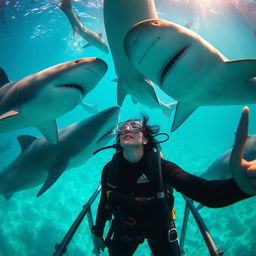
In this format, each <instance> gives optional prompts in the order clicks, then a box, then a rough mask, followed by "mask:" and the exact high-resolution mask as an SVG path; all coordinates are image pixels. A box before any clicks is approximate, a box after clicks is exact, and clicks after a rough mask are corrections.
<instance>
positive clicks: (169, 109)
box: [162, 102, 177, 120]
mask: <svg viewBox="0 0 256 256" xmlns="http://www.w3.org/2000/svg"><path fill="white" fill-rule="evenodd" d="M176 105H177V102H172V103H169V104H167V105H165V106H166V107H164V108H163V109H162V110H163V113H164V116H165V117H166V118H167V119H168V120H169V119H170V118H171V113H172V112H173V110H174V109H175V107H176Z"/></svg>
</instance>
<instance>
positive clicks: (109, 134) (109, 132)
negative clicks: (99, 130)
mask: <svg viewBox="0 0 256 256" xmlns="http://www.w3.org/2000/svg"><path fill="white" fill-rule="evenodd" d="M115 134H116V132H115V131H114V130H113V129H111V130H110V131H108V132H106V133H105V134H104V135H103V136H101V137H100V138H99V139H98V142H100V141H102V140H104V139H105V138H106V137H109V136H112V135H115Z"/></svg>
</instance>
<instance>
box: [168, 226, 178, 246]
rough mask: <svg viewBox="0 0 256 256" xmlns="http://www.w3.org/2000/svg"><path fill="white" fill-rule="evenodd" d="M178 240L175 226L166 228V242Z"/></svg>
mask: <svg viewBox="0 0 256 256" xmlns="http://www.w3.org/2000/svg"><path fill="white" fill-rule="evenodd" d="M176 241H178V231H177V229H176V228H171V229H169V230H168V242H169V243H173V242H176Z"/></svg>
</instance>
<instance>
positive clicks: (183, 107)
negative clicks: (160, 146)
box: [171, 102, 198, 132]
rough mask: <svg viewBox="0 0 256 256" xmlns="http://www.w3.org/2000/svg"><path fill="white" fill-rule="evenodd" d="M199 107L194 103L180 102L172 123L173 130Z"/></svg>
mask: <svg viewBox="0 0 256 256" xmlns="http://www.w3.org/2000/svg"><path fill="white" fill-rule="evenodd" d="M197 108H198V106H196V105H192V104H189V103H185V102H178V104H177V106H176V111H175V115H174V120H173V123H172V128H171V132H174V131H175V130H176V129H178V128H179V127H180V125H182V124H183V122H185V120H186V119H187V118H188V117H189V116H190V115H191V114H192V113H193V112H194V111H195V110H196V109H197Z"/></svg>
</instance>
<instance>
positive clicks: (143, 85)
mask: <svg viewBox="0 0 256 256" xmlns="http://www.w3.org/2000/svg"><path fill="white" fill-rule="evenodd" d="M103 12H104V23H105V29H106V34H107V38H108V43H109V48H110V50H111V53H112V57H113V60H114V65H115V71H116V75H117V79H116V80H117V104H118V105H119V106H121V105H122V104H123V101H124V99H125V97H126V96H127V95H131V97H132V100H133V102H134V103H141V104H143V105H145V106H147V107H150V108H160V109H161V110H163V111H164V113H165V115H166V116H168V117H170V113H171V111H172V110H173V109H174V107H175V106H176V103H171V104H169V105H167V104H164V103H163V102H161V101H160V99H159V98H158V97H157V95H156V92H155V90H154V87H153V84H152V82H151V81H149V80H147V79H146V78H145V76H143V75H142V74H141V73H140V72H139V71H138V70H137V69H135V68H134V66H133V65H132V64H131V62H130V61H129V60H128V58H127V57H126V55H125V53H124V49H123V39H124V36H125V34H126V33H127V31H128V30H129V29H130V27H131V26H133V25H134V24H135V23H137V22H139V21H141V20H144V19H149V18H157V12H156V9H155V4H154V1H153V0H139V1H138V0H129V1H127V0H118V1H116V0H105V1H104V6H103Z"/></svg>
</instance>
